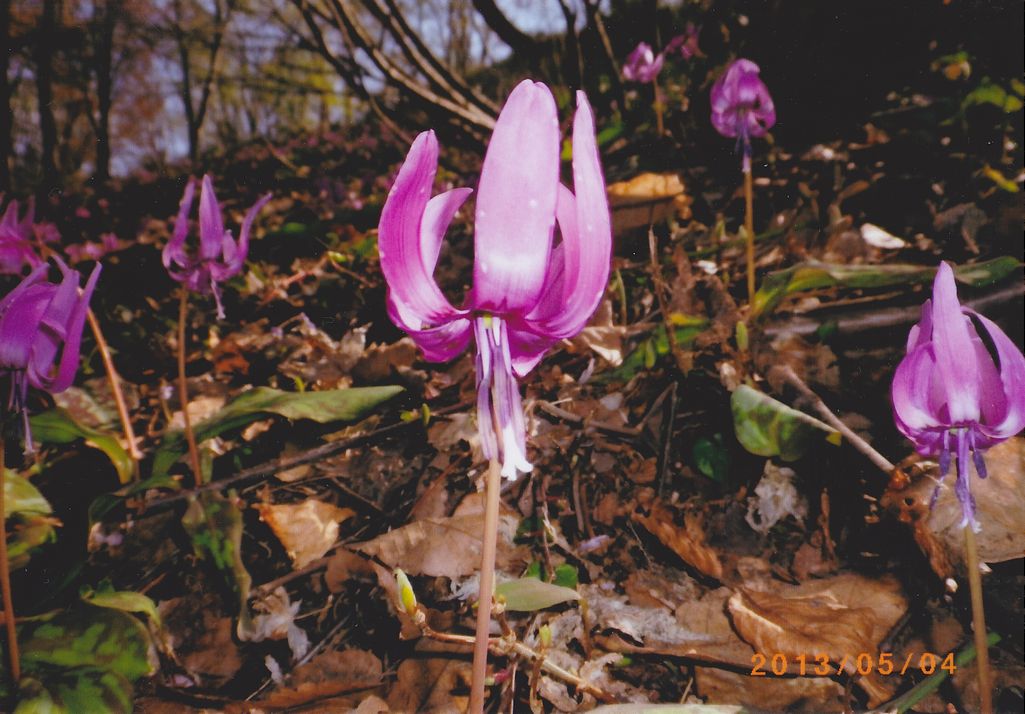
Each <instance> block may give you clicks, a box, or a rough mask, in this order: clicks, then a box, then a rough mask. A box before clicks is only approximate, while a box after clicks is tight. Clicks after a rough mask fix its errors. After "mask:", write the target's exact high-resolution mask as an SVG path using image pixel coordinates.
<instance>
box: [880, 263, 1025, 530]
mask: <svg viewBox="0 0 1025 714" xmlns="http://www.w3.org/2000/svg"><path fill="white" fill-rule="evenodd" d="M891 397H892V399H893V417H894V420H895V421H896V423H897V428H898V429H900V431H901V432H902V433H903V434H904V435H905V436H906V437H908V438H909V439H911V441H913V442H914V443H915V448H916V449H917V451H918V452H919V453H920V454H922V455H923V456H938V457H939V464H940V478H941V480H942V479H943V478H945V477H946V475H947V473H948V472H949V471H950V464H951V459H952V458H953V459H955V463H956V465H957V484H956V487H955V493H956V494H957V497H958V500H959V501H960V502H961V509H962V513H963V514H964V520H963V522H962V525H966V524H970V525H971V526H972V528H974V529H975V530H976V531H977V530H978V529H979V523H978V521H977V520H976V519H975V502H974V499H973V498H972V492H971V482H970V472H969V461H968V460H969V457H971V458H972V459H973V460H974V462H975V470H976V471H977V472H978V474H979V477H980V478H986V462H985V459H984V458H983V452H984V451H985V450H986V449H988V448H989V447H991V446H993V445H994V444H998V443H1000V442H1001V441H1004V440H1006V439H1009V438H1011V437H1012V436H1014V435H1015V434H1017V433H1018V432H1019V431H1021V430H1022V428H1025V356H1023V355H1022V353H1021V350H1019V349H1018V347H1017V346H1016V345H1015V344H1014V343H1013V342H1012V341H1011V339H1010V338H1009V337H1008V336H1007V335H1005V334H1004V332H1003V331H1002V330H1001V329H1000V328H999V327H997V326H996V324H994V323H993V322H991V321H990V320H988V319H986V318H985V317H983V316H982V315H980V314H979V313H977V312H975V311H974V310H972V309H970V308H967V307H963V306H962V305H961V304H960V303H959V302H958V299H957V287H956V285H955V283H954V271H953V270H951V268H950V266H949V265H947V264H946V263H941V264H940V267H939V269H938V270H937V271H936V280H935V282H934V283H933V290H932V300H926V302H925V304H924V305H922V319H921V320H919V322H918V324H917V325H915V326H914V327H912V328H911V332H910V334H909V335H908V346H907V355H906V356H905V357H904V359H903V360H902V361H901V363H900V365H898V366H897V371H896V373H895V374H894V375H893V386H892V388H891ZM938 492H939V488H938V487H937V493H938ZM935 498H936V494H934V495H933V499H934V500H935Z"/></svg>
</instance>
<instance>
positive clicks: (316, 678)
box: [260, 649, 384, 711]
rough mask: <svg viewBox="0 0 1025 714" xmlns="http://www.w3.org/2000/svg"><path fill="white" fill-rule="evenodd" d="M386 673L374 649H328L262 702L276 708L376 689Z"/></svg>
mask: <svg viewBox="0 0 1025 714" xmlns="http://www.w3.org/2000/svg"><path fill="white" fill-rule="evenodd" d="M383 677H384V667H383V666H382V665H381V660H379V659H378V658H377V656H376V655H374V654H373V653H371V652H366V651H364V650H355V649H348V650H342V651H337V650H328V651H325V652H322V653H321V654H319V655H317V656H316V657H314V658H313V659H312V660H310V661H309V662H307V663H306V664H304V665H301V666H299V667H296V669H295V671H294V672H292V673H291V674H290V675H289V676H288V678H287V679H286V680H285V684H284V685H283V686H281V687H279V688H278V689H276V690H274V691H273V692H271V693H270V695H268V696H267V697H266V698H265V699H263V700H262V701H261V702H260V703H261V704H262V705H264V706H266V707H272V708H275V709H277V708H291V707H298V706H302V705H304V704H309V703H310V702H314V701H318V700H321V699H326V698H328V697H337V696H338V695H340V694H346V693H349V692H359V691H363V690H366V689H372V688H374V687H377V686H379V685H380V684H381V682H382V679H383ZM336 711H338V710H336Z"/></svg>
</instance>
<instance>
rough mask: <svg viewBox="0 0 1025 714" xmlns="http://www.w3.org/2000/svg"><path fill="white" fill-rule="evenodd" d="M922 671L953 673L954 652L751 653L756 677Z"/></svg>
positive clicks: (753, 675)
mask: <svg viewBox="0 0 1025 714" xmlns="http://www.w3.org/2000/svg"><path fill="white" fill-rule="evenodd" d="M916 669H917V670H918V671H919V672H921V673H922V674H924V675H930V674H932V673H933V672H935V671H936V670H938V669H940V670H945V671H946V672H947V673H949V674H951V675H952V674H954V672H955V671H957V665H956V664H955V663H954V653H953V652H950V653H949V654H947V655H946V656H944V657H941V656H940V655H937V654H933V653H932V652H923V653H921V654H920V655H917V656H916V655H915V654H914V653H910V654H908V655H906V656H905V657H904V658H903V659H902V660H901V659H894V656H893V653H892V652H880V653H879V654H878V655H873V654H870V653H868V652H859V653H858V654H853V655H844V656H843V658H842V659H841V660H840V661H839V662H837V661H836V660H835V659H832V658H830V657H829V655H827V654H816V655H811V656H809V655H804V654H800V655H796V656H791V657H787V655H785V654H783V653H782V652H776V653H773V654H771V655H768V654H763V653H761V652H755V653H754V654H753V655H751V676H752V677H769V676H773V677H783V676H786V675H797V676H800V677H806V676H814V677H828V676H830V675H834V674H835V675H839V674H843V673H844V672H846V673H847V674H859V675H861V676H863V677H864V676H866V675H869V674H873V673H875V674H881V675H883V676H887V675H891V674H900V675H903V674H906V673H907V672H908V671H909V670H916Z"/></svg>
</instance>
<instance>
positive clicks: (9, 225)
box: [0, 199, 43, 275]
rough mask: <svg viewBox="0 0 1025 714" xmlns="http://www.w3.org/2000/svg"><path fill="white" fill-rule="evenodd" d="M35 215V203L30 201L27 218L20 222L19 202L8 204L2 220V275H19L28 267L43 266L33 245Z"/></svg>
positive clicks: (0, 229)
mask: <svg viewBox="0 0 1025 714" xmlns="http://www.w3.org/2000/svg"><path fill="white" fill-rule="evenodd" d="M35 213H36V207H35V202H34V201H33V200H32V199H29V201H28V210H26V211H25V217H24V218H22V219H21V220H20V221H19V220H18V202H17V201H11V202H10V203H8V204H7V210H6V211H4V216H3V218H0V273H6V274H8V275H17V274H18V273H20V272H21V270H22V268H24V267H25V266H26V265H28V266H29V267H31V268H34V267H36V266H37V265H40V264H42V262H43V261H42V259H41V258H40V257H39V256H38V255H37V254H36V247H35V245H34V244H33V243H32V237H33V235H34V233H35V230H34V229H35Z"/></svg>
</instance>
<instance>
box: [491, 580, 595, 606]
mask: <svg viewBox="0 0 1025 714" xmlns="http://www.w3.org/2000/svg"><path fill="white" fill-rule="evenodd" d="M495 594H496V595H500V596H501V597H503V598H505V608H506V609H507V610H517V611H533V610H544V609H545V608H547V607H551V606H552V605H558V604H559V603H561V602H568V601H570V600H579V599H580V594H579V593H578V592H577V591H576V590H573V589H571V588H566V587H563V586H561V585H556V584H554V583H545V582H542V581H540V580H538V579H537V578H520V579H519V580H508V581H506V582H504V583H499V584H498V585H497V586H496V587H495Z"/></svg>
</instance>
